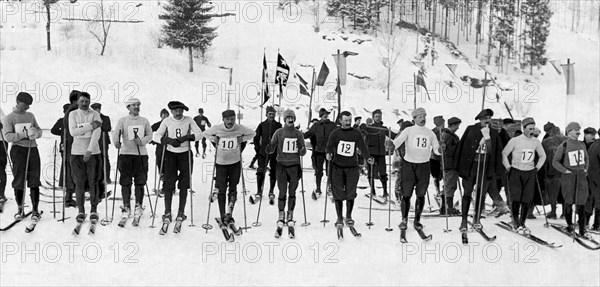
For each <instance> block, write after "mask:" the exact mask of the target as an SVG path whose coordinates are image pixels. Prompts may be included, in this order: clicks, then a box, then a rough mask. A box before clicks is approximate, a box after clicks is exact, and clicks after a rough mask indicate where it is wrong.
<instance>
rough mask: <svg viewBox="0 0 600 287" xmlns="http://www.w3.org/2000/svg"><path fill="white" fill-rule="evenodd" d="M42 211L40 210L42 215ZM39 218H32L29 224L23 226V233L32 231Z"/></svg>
mask: <svg viewBox="0 0 600 287" xmlns="http://www.w3.org/2000/svg"><path fill="white" fill-rule="evenodd" d="M43 213H44V212H43V211H41V212H40V215H42V214H43ZM40 219H41V218H38V219H32V221H31V224H29V226H27V227H25V233H31V232H33V230H35V227H36V226H37V223H38V221H40Z"/></svg>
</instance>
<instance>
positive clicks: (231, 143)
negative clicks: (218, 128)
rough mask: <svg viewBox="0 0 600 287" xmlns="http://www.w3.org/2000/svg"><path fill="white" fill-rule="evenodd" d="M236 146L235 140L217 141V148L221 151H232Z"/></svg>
mask: <svg viewBox="0 0 600 287" xmlns="http://www.w3.org/2000/svg"><path fill="white" fill-rule="evenodd" d="M236 145H237V138H221V139H220V140H219V148H220V149H221V150H232V149H235V147H236Z"/></svg>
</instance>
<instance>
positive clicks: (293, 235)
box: [287, 220, 296, 239]
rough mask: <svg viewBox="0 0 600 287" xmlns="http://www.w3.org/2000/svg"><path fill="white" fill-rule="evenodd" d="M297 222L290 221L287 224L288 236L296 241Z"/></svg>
mask: <svg viewBox="0 0 600 287" xmlns="http://www.w3.org/2000/svg"><path fill="white" fill-rule="evenodd" d="M295 226H296V221H293V220H290V221H288V223H287V227H288V236H289V238H290V239H294V238H296V229H295Z"/></svg>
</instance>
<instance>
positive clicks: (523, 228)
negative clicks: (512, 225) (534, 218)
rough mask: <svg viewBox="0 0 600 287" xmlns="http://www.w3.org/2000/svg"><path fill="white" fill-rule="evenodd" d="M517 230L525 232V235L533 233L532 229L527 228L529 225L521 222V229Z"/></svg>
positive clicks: (521, 232)
mask: <svg viewBox="0 0 600 287" xmlns="http://www.w3.org/2000/svg"><path fill="white" fill-rule="evenodd" d="M519 231H520V232H519ZM517 232H519V233H520V234H523V235H527V236H529V235H531V230H529V228H527V226H525V224H521V226H519V230H518V231H517Z"/></svg>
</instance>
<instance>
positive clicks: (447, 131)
mask: <svg viewBox="0 0 600 287" xmlns="http://www.w3.org/2000/svg"><path fill="white" fill-rule="evenodd" d="M461 123H462V121H461V120H460V119H459V118H456V117H451V118H450V119H448V128H444V129H442V135H441V139H442V142H443V143H444V144H443V146H444V197H445V199H446V200H445V201H442V207H441V208H440V215H445V214H446V209H448V215H450V216H452V215H460V211H458V210H457V209H456V208H454V193H455V192H456V188H457V187H458V170H456V166H457V163H456V162H455V161H454V155H455V154H456V152H457V151H456V148H457V147H458V142H459V141H460V138H459V137H458V136H457V135H456V131H458V129H459V127H460V124H461Z"/></svg>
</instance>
